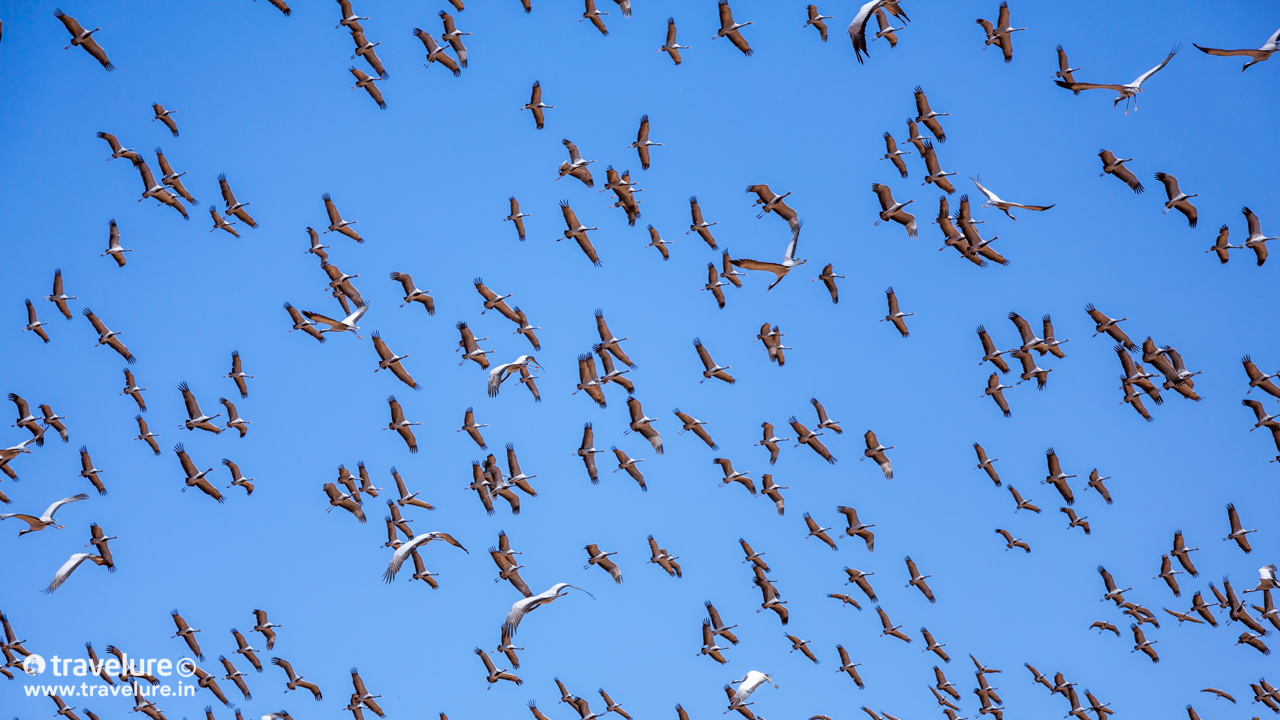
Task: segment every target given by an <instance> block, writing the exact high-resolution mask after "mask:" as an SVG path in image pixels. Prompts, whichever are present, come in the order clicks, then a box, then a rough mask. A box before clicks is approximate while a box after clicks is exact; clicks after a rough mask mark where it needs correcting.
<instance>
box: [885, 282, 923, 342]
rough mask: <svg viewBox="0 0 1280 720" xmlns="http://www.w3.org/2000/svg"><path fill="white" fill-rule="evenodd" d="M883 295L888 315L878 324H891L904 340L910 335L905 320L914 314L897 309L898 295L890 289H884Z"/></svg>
mask: <svg viewBox="0 0 1280 720" xmlns="http://www.w3.org/2000/svg"><path fill="white" fill-rule="evenodd" d="M884 294H885V296H886V297H887V298H888V300H889V314H888V315H885V316H884V317H882V318H880V322H891V323H893V326H894V327H895V328H897V329H898V333H899V334H900V335H902V337H904V338H905V337H907V336H909V335H911V331H910V330H908V329H907V322H906V320H905V318H908V317H911V316H912V315H915V313H904V312H902V311H901V310H899V309H898V295H897V293H895V292H894V291H893V288H892V287H890V288H886V289H885V291H884Z"/></svg>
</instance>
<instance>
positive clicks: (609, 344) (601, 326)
mask: <svg viewBox="0 0 1280 720" xmlns="http://www.w3.org/2000/svg"><path fill="white" fill-rule="evenodd" d="M594 314H595V318H596V332H597V333H599V334H600V342H599V343H598V344H599V345H600V347H601V349H604V350H608V351H609V352H610V353H611V354H612V355H613V356H614V357H615V358H617V359H618V362H620V363H622V364H624V365H626V366H627V367H629V368H631V369H632V370H634V369H635V368H636V364H635V363H634V362H632V361H631V358H630V357H629V356H628V355H627V353H626V351H625V350H623V349H622V341H623V340H629V339H630V338H627V337H622V338H619V337H614V334H613V331H611V330H610V329H609V324H608V322H606V321H605V319H604V311H603V310H601V309H600V308H596V311H595V313H594Z"/></svg>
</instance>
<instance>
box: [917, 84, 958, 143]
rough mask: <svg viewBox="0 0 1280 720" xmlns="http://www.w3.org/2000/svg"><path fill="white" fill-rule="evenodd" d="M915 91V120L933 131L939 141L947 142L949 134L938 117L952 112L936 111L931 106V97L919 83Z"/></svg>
mask: <svg viewBox="0 0 1280 720" xmlns="http://www.w3.org/2000/svg"><path fill="white" fill-rule="evenodd" d="M913 92H914V93H915V100H916V118H915V121H916V122H918V123H920V124H921V125H924V126H925V127H926V128H928V129H929V132H931V133H933V137H934V138H935V139H936V140H937V141H938V142H946V141H947V134H946V133H945V132H943V130H942V125H941V123H939V122H938V118H939V117H942V116H945V115H950V114H951V113H940V112H934V110H933V109H932V108H930V107H929V98H928V97H926V96H925V94H924V89H923V88H921V87H920V86H919V85H917V86H916V87H915V90H914V91H913Z"/></svg>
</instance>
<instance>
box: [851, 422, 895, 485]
mask: <svg viewBox="0 0 1280 720" xmlns="http://www.w3.org/2000/svg"><path fill="white" fill-rule="evenodd" d="M862 439H863V440H864V441H866V445H867V449H866V450H864V451H862V455H863V456H862V457H861V458H859V461H862V460H865V459H867V458H871V459H872V460H874V461H875V463H876V465H879V466H880V471H881V472H882V473H884V479H885V480H892V479H893V463H891V462H889V456H888V455H885V454H884V451H885V450H892V449H893V448H894V447H895V446H893V445H890V446H889V447H885V446H884V445H881V444H880V441H879V440H878V439H877V438H876V434H875V433H874V432H872V431H870V430H868V431H867V432H866V433H864V434H863V436H862Z"/></svg>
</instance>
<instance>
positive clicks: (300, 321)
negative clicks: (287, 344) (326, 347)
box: [284, 303, 325, 342]
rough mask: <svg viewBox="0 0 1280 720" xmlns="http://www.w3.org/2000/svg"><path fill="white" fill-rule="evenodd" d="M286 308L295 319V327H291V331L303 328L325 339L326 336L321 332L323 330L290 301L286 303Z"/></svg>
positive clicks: (317, 338)
mask: <svg viewBox="0 0 1280 720" xmlns="http://www.w3.org/2000/svg"><path fill="white" fill-rule="evenodd" d="M284 309H285V310H288V311H289V317H290V318H292V319H293V327H292V328H290V329H289V332H293V331H294V330H301V331H303V332H305V333H306V334H308V335H310V336H311V337H313V338H315V339H316V340H319V341H320V342H324V341H325V336H324V335H322V334H321V333H322V332H323V331H321V330H319V329H317V328H316V324H315V323H313V322H311V321H310V320H308V319H306V318H305V317H303V316H302V313H300V312H298V309H297V308H295V307H294V306H292V305H290V304H289V303H285V304H284Z"/></svg>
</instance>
